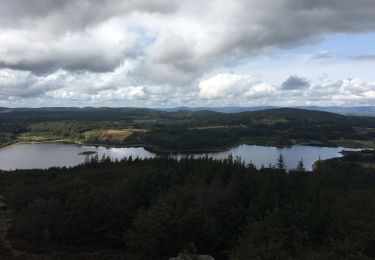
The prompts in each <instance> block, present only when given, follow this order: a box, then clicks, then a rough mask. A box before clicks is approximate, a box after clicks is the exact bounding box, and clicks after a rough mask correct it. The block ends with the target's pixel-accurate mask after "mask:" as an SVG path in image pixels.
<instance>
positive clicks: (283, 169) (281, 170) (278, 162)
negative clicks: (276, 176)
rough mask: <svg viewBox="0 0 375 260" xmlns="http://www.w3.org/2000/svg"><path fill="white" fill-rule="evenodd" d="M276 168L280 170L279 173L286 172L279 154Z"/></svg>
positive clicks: (283, 161) (282, 157)
mask: <svg viewBox="0 0 375 260" xmlns="http://www.w3.org/2000/svg"><path fill="white" fill-rule="evenodd" d="M276 168H277V169H278V170H280V172H285V170H286V164H285V160H284V156H283V155H282V154H280V156H279V158H278V159H277V163H276Z"/></svg>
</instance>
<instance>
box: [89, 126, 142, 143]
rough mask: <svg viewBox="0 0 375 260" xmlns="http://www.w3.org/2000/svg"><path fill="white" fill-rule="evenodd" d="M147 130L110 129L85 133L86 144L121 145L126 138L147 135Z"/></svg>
mask: <svg viewBox="0 0 375 260" xmlns="http://www.w3.org/2000/svg"><path fill="white" fill-rule="evenodd" d="M148 131H149V130H147V129H135V128H128V129H122V130H118V129H109V130H91V131H87V132H85V133H83V136H84V140H85V142H93V143H97V142H98V143H116V144H121V143H123V142H124V141H125V139H126V138H128V137H129V136H131V135H132V134H134V133H145V132H148Z"/></svg>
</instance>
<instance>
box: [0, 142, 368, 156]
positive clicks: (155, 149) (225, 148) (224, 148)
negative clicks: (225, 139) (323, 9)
mask: <svg viewBox="0 0 375 260" xmlns="http://www.w3.org/2000/svg"><path fill="white" fill-rule="evenodd" d="M44 143H56V144H75V145H81V146H94V147H100V146H101V147H105V148H132V147H134V148H144V149H145V150H147V151H149V152H153V153H156V154H161V155H163V154H186V155H188V154H191V153H198V154H200V153H201V154H204V153H217V152H226V151H228V150H230V149H232V148H233V147H236V146H239V145H256V146H266V147H276V148H280V149H283V148H288V147H292V146H312V147H332V148H343V149H345V148H347V149H353V148H358V149H374V148H373V147H365V146H363V145H351V146H349V145H348V146H346V145H338V144H332V143H329V144H323V143H321V144H320V143H305V142H301V143H298V142H296V143H293V144H286V145H280V144H273V143H262V142H246V141H244V142H237V143H233V144H228V145H225V146H221V147H216V148H203V149H186V150H184V149H182V150H171V149H164V148H161V147H159V146H156V145H151V144H142V143H138V144H137V143H135V144H105V143H85V142H81V141H77V140H71V139H58V140H46V141H29V142H28V141H26V142H22V141H21V142H14V143H12V144H7V145H5V146H0V150H3V149H8V148H12V147H15V146H16V145H18V144H44Z"/></svg>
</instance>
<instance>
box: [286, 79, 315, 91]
mask: <svg viewBox="0 0 375 260" xmlns="http://www.w3.org/2000/svg"><path fill="white" fill-rule="evenodd" d="M308 87H310V82H309V81H308V80H307V79H305V78H301V77H298V76H290V77H289V78H288V79H287V80H285V81H284V82H283V84H282V85H281V88H282V89H283V90H303V89H306V88H308Z"/></svg>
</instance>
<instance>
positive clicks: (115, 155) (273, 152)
mask: <svg viewBox="0 0 375 260" xmlns="http://www.w3.org/2000/svg"><path fill="white" fill-rule="evenodd" d="M342 150H344V148H342V147H337V148H335V147H314V146H302V145H296V146H291V147H285V148H276V147H269V146H258V145H238V146H235V147H233V148H231V149H230V150H228V151H224V152H213V153H205V154H194V157H201V156H206V155H208V157H212V158H215V159H220V158H226V157H228V155H230V154H232V155H233V157H236V156H240V157H241V158H242V160H244V161H245V162H246V163H250V162H252V163H254V164H255V165H256V166H258V167H261V165H262V164H263V165H265V166H268V165H269V164H272V165H273V164H275V163H276V160H277V158H278V156H279V155H280V154H282V155H283V156H284V158H285V162H286V164H287V166H288V168H294V167H296V165H297V162H298V161H299V160H300V159H301V158H302V159H303V161H304V163H305V166H306V168H307V169H311V166H312V164H313V163H314V162H315V161H317V160H318V159H319V157H320V158H321V159H322V160H324V159H329V158H334V157H341V156H342V155H341V154H340V151H342ZM345 150H356V149H347V148H345ZM88 151H92V152H97V153H98V155H99V158H101V157H102V156H103V155H105V156H109V157H110V158H112V159H122V158H124V157H129V156H132V157H133V158H135V157H139V158H141V159H143V158H152V157H155V156H156V154H155V153H152V152H149V151H147V150H145V149H144V148H142V147H138V148H128V147H127V148H106V147H94V146H85V145H74V144H57V143H44V144H17V145H15V146H12V147H8V148H4V149H0V169H1V170H13V169H33V168H49V167H53V166H66V167H69V166H75V165H77V164H80V163H82V162H84V160H85V157H86V156H85V155H80V153H82V152H88ZM174 156H175V157H176V158H181V157H182V156H183V155H181V154H178V155H174Z"/></svg>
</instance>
